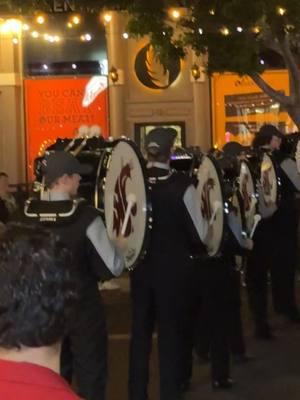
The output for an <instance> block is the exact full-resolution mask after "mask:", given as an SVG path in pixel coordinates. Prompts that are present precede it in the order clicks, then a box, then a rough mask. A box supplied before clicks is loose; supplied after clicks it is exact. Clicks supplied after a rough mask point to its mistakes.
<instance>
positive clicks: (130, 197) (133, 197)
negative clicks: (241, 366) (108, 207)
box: [121, 193, 136, 236]
mask: <svg viewBox="0 0 300 400" xmlns="http://www.w3.org/2000/svg"><path fill="white" fill-rule="evenodd" d="M135 203H136V195H135V194H134V193H129V195H128V196H127V208H126V213H125V218H124V222H123V226H122V230H121V235H122V236H124V235H125V232H126V228H127V224H128V221H129V217H130V213H131V210H132V207H133V206H134V205H135Z"/></svg>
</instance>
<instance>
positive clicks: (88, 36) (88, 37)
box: [80, 33, 92, 42]
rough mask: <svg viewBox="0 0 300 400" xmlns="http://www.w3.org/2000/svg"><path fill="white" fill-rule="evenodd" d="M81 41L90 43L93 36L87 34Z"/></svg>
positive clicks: (82, 36) (81, 37)
mask: <svg viewBox="0 0 300 400" xmlns="http://www.w3.org/2000/svg"><path fill="white" fill-rule="evenodd" d="M80 40H81V41H82V42H90V41H91V40H92V35H90V34H89V33H86V34H84V35H81V36H80Z"/></svg>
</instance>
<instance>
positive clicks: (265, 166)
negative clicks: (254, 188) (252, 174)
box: [260, 153, 281, 207]
mask: <svg viewBox="0 0 300 400" xmlns="http://www.w3.org/2000/svg"><path fill="white" fill-rule="evenodd" d="M260 184H261V188H262V197H263V199H262V200H263V201H264V204H265V206H266V207H271V206H273V205H274V204H276V205H278V204H279V202H280V197H281V193H280V187H281V182H280V177H279V175H278V173H277V166H276V163H275V162H274V160H273V158H272V156H271V155H269V154H267V153H264V154H263V156H262V161H261V165H260Z"/></svg>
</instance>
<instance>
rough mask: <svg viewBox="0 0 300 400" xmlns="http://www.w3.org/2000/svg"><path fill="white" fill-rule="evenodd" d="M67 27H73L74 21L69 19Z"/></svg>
mask: <svg viewBox="0 0 300 400" xmlns="http://www.w3.org/2000/svg"><path fill="white" fill-rule="evenodd" d="M67 27H68V28H69V29H71V28H73V24H72V22H70V21H69V22H68V23H67Z"/></svg>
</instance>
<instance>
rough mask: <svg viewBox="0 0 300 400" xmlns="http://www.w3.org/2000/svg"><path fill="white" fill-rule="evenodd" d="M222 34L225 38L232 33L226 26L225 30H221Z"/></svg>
mask: <svg viewBox="0 0 300 400" xmlns="http://www.w3.org/2000/svg"><path fill="white" fill-rule="evenodd" d="M221 33H222V35H224V36H228V35H229V34H230V31H229V29H228V28H226V27H225V26H224V28H222V29H221Z"/></svg>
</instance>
